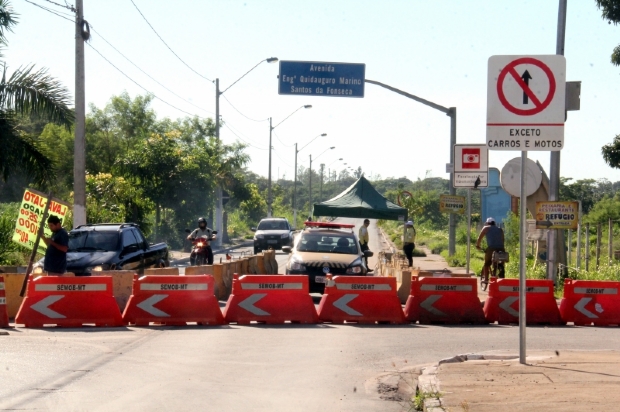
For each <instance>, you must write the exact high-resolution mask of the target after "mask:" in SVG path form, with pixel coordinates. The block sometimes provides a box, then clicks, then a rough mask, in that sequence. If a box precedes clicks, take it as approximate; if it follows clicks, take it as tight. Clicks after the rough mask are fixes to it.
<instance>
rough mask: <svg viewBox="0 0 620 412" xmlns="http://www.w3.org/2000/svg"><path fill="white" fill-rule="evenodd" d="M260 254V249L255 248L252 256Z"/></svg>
mask: <svg viewBox="0 0 620 412" xmlns="http://www.w3.org/2000/svg"><path fill="white" fill-rule="evenodd" d="M259 253H260V249H259V248H257V247H254V254H255V255H258V254H259Z"/></svg>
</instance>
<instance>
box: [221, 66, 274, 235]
mask: <svg viewBox="0 0 620 412" xmlns="http://www.w3.org/2000/svg"><path fill="white" fill-rule="evenodd" d="M277 61H278V58H277V57H269V58H268V59H265V60H261V61H259V62H258V63H257V64H256V65H254V67H252V68H251V69H250V70H248V71H247V72H245V74H244V75H243V76H241V77H239V78H238V79H237V80H235V81H234V82H233V83H232V84H231V85H230V86H228V87H227V88H225V89H224V90H223V91H220V79H219V78H217V79H215V137H216V139H217V141H218V143H219V142H220V96H221V95H223V94H224V93H225V92H226V90H228V89H230V88H231V87H233V86H234V85H235V84H237V82H238V81H239V80H241V79H243V78H244V77H245V76H247V74H248V73H250V72H251V71H252V70H254V69H255V68H257V67H258V66H259V65H260V64H261V63H264V62H267V63H275V62H277ZM215 197H216V201H215V223H216V226H215V230H217V231H218V233H220V234H221V235H220V236H218V237H217V238H216V239H215V244H216V246H221V245H222V240H223V239H224V232H223V230H224V204H223V201H222V197H223V196H222V186H220V185H219V184H218V185H217V187H216V188H215Z"/></svg>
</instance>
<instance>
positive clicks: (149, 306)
mask: <svg viewBox="0 0 620 412" xmlns="http://www.w3.org/2000/svg"><path fill="white" fill-rule="evenodd" d="M168 296H169V295H153V296H151V297H149V298H148V299H144V300H143V301H142V302H140V303H138V304H137V305H136V306H137V307H139V308H140V309H142V310H143V311H145V312H147V313H150V314H151V315H153V316H158V317H160V318H167V317H170V315H169V314H167V313H166V312H164V311H163V310H159V309H157V308H156V307H154V306H153V305H156V304H157V303H159V302H161V301H162V300H164V299H166V298H167V297H168Z"/></svg>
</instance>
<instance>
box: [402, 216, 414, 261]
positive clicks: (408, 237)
mask: <svg viewBox="0 0 620 412" xmlns="http://www.w3.org/2000/svg"><path fill="white" fill-rule="evenodd" d="M415 235H416V232H415V228H414V227H413V220H410V221H408V222H407V223H405V235H404V237H403V252H405V256H407V260H408V261H409V267H411V266H413V249H415V243H414V242H415Z"/></svg>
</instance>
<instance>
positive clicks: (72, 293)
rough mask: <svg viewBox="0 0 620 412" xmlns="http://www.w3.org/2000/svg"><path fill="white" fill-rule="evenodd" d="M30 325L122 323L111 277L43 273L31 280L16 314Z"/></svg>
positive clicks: (72, 325)
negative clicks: (113, 294) (44, 274)
mask: <svg viewBox="0 0 620 412" xmlns="http://www.w3.org/2000/svg"><path fill="white" fill-rule="evenodd" d="M15 323H16V324H21V325H24V326H25V327H27V328H40V327H43V325H51V324H55V325H58V326H66V327H80V326H82V325H83V324H85V323H88V324H91V323H94V324H95V325H96V326H122V325H123V320H122V318H121V313H120V311H119V310H118V305H117V304H116V301H115V300H114V297H113V296H112V278H111V277H109V276H89V277H63V276H42V277H38V278H36V279H32V280H30V281H29V282H28V291H27V294H26V297H25V298H24V300H23V301H22V305H21V306H20V308H19V312H17V316H16V317H15Z"/></svg>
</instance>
